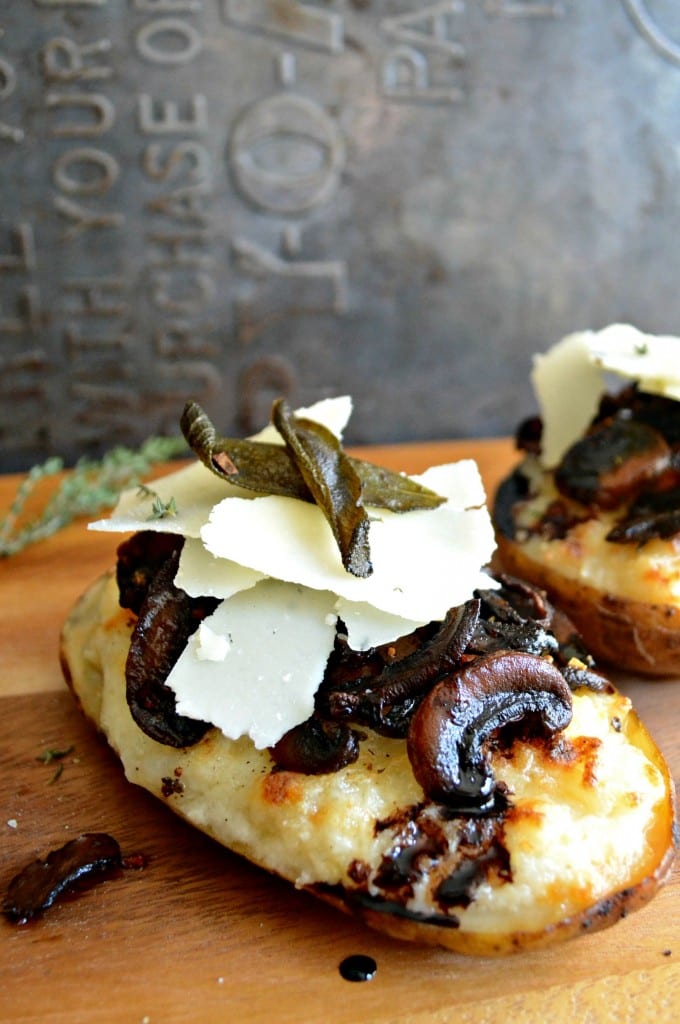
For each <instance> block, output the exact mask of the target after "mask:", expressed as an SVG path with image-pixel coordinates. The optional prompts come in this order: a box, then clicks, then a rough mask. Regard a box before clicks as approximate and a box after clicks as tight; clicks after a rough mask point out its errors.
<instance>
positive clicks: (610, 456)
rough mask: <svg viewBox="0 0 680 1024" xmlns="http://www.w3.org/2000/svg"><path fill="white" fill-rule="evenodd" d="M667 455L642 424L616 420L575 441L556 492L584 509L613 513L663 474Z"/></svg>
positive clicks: (656, 434) (559, 469) (663, 443)
mask: <svg viewBox="0 0 680 1024" xmlns="http://www.w3.org/2000/svg"><path fill="white" fill-rule="evenodd" d="M670 461H671V449H670V447H669V445H668V444H667V442H666V440H665V439H664V437H663V435H662V434H660V433H659V432H658V431H657V430H655V429H654V428H653V427H651V426H649V424H647V423H640V422H638V421H637V420H633V419H628V418H627V417H623V416H620V417H619V416H617V417H615V418H614V419H612V420H610V421H604V422H603V423H599V424H598V425H597V426H596V427H594V428H593V429H592V430H591V431H590V432H589V433H588V434H586V436H585V437H583V438H581V439H580V440H579V441H576V443H575V444H573V445H572V446H571V448H569V450H568V451H567V452H566V453H565V455H564V456H563V458H562V461H561V463H560V465H559V466H558V467H557V468H556V470H555V484H556V485H557V489H558V490H559V491H560V492H561V493H562V494H565V495H566V496H567V497H569V498H574V499H575V500H576V501H579V502H581V503H582V504H584V505H597V506H598V507H599V508H616V507H617V505H619V504H620V502H621V501H623V500H624V499H627V498H630V497H632V496H635V495H636V494H637V493H638V492H639V491H640V489H641V488H642V487H643V486H644V485H645V483H647V482H648V481H650V480H653V479H655V478H656V477H658V476H659V475H660V474H661V473H663V472H664V470H666V469H668V467H669V466H670Z"/></svg>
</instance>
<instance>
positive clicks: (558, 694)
mask: <svg viewBox="0 0 680 1024" xmlns="http://www.w3.org/2000/svg"><path fill="white" fill-rule="evenodd" d="M571 714H572V701H571V691H570V689H569V686H568V684H567V683H566V682H565V680H564V678H563V676H562V674H561V672H560V671H559V669H558V668H557V667H556V666H555V665H553V664H552V662H551V661H549V660H547V659H545V658H542V657H538V656H537V655H533V654H528V653H525V652H522V651H498V652H495V653H492V654H489V655H486V656H484V657H481V658H478V659H476V660H475V661H474V662H471V663H470V664H469V665H467V666H466V667H464V668H461V669H459V670H458V671H457V672H454V673H452V674H451V675H450V676H447V677H446V678H445V679H443V680H441V682H439V683H437V685H436V686H435V687H434V688H433V689H432V690H431V691H430V693H429V694H428V695H427V696H426V697H425V699H424V700H423V701H422V703H421V704H420V706H419V708H418V710H417V711H416V713H415V715H414V717H413V720H412V722H411V727H410V729H409V734H408V741H407V749H408V755H409V759H410V761H411V766H412V768H413V773H414V775H415V777H416V779H417V780H418V782H419V783H420V785H421V786H422V787H423V790H424V791H425V794H426V796H428V797H429V798H430V799H432V800H436V801H439V802H440V803H444V804H446V805H447V806H449V807H450V808H452V809H453V810H456V811H460V812H461V813H465V814H471V813H472V814H474V813H487V812H489V811H492V810H493V809H494V806H495V805H496V802H497V797H498V792H497V786H496V782H495V779H494V776H493V772H492V769H491V766H490V764H489V762H488V760H487V758H486V756H485V751H484V744H485V743H486V741H487V740H488V739H489V738H490V736H491V735H492V734H493V733H495V732H497V731H498V730H500V729H502V728H504V727H505V726H507V725H510V724H511V723H517V722H522V724H523V729H524V731H525V732H526V731H527V730H534V731H538V732H540V733H541V734H546V733H552V732H556V731H558V730H560V729H564V728H565V727H566V726H567V725H568V724H569V722H570V721H571Z"/></svg>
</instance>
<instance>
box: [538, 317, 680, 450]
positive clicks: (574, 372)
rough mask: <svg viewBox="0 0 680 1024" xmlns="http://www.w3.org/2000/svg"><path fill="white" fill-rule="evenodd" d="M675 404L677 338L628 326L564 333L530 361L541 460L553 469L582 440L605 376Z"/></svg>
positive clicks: (679, 378) (679, 391) (679, 363)
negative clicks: (538, 416) (631, 383)
mask: <svg viewBox="0 0 680 1024" xmlns="http://www.w3.org/2000/svg"><path fill="white" fill-rule="evenodd" d="M607 373H615V374H617V375H618V376H620V377H623V378H625V379H626V380H629V381H636V382H637V384H638V387H639V388H640V390H641V391H646V392H648V393H650V394H655V395H661V396H665V397H667V398H672V399H675V400H676V401H680V338H675V337H671V336H655V335H651V334H643V333H642V331H639V330H638V329H637V328H636V327H632V326H631V325H630V324H611V325H610V326H609V327H605V328H603V330H601V331H581V332H577V333H574V334H569V335H567V337H566V338H563V339H562V341H560V342H558V343H557V344H556V345H554V346H553V347H552V348H551V349H549V350H548V352H546V353H544V354H541V355H537V356H535V357H534V366H533V370H532V374H531V379H532V383H533V386H534V390H535V392H536V397H537V399H538V404H539V408H540V413H541V418H542V420H543V436H542V440H541V462H542V463H543V465H544V466H546V467H547V468H552V467H553V466H556V465H557V464H558V463H559V462H560V460H561V458H562V456H563V455H564V453H565V452H566V451H567V449H568V448H570V447H571V445H572V444H573V443H574V442H575V441H577V440H578V439H579V438H580V437H582V436H583V434H584V432H585V430H586V428H587V427H588V426H589V425H590V423H591V421H592V419H593V417H594V416H595V414H596V412H597V409H598V405H599V399H600V397H601V396H602V394H603V392H604V391H605V389H606V374H607Z"/></svg>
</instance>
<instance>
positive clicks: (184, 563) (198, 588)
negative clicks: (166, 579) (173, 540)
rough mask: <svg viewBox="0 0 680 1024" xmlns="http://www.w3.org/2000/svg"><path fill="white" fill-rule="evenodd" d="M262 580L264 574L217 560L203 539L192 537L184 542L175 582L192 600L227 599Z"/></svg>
mask: <svg viewBox="0 0 680 1024" xmlns="http://www.w3.org/2000/svg"><path fill="white" fill-rule="evenodd" d="M261 579H264V573H261V572H257V571H256V570H255V569H247V568H246V567H245V566H244V565H239V563H238V562H233V561H230V560H228V559H226V558H216V557H215V556H214V555H211V554H210V552H209V551H206V549H205V548H204V547H203V544H202V543H201V541H200V540H194V539H193V538H191V537H189V538H187V540H186V541H185V542H184V547H183V548H182V552H181V554H180V558H179V566H178V569H177V572H176V574H175V581H174V582H175V586H176V587H180V588H181V589H182V590H184V591H185V592H186V593H187V594H188V595H189V597H218V598H222V599H224V598H227V597H232V595H233V594H238V592H239V591H240V590H248V588H249V587H254V586H255V584H256V583H258V582H259V581H260V580H261Z"/></svg>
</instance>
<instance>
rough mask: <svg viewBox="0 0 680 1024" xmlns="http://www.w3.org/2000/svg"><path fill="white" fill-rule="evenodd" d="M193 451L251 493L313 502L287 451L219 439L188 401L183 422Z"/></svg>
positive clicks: (209, 423)
mask: <svg viewBox="0 0 680 1024" xmlns="http://www.w3.org/2000/svg"><path fill="white" fill-rule="evenodd" d="M180 426H181V428H182V433H183V434H184V437H185V439H186V442H187V444H188V445H189V447H190V448H191V450H192V451H193V452H194V453H195V454H196V455H197V456H198V457H199V459H200V460H201V462H202V463H203V464H204V465H205V466H207V467H208V469H211V470H212V471H213V473H216V474H217V476H220V477H222V479H223V480H226V481H228V482H229V483H231V484H238V486H239V487H243V488H245V489H246V490H248V491H258V492H259V493H261V494H281V495H283V496H284V497H287V498H300V499H301V500H302V501H313V500H314V499H313V497H312V495H311V493H310V491H309V488H308V487H307V485H306V484H305V482H304V480H303V478H302V476H301V475H300V471H299V470H298V468H297V466H296V465H295V460H294V459H293V457H292V456H291V454H290V452H289V451H288V449H287V448H284V447H283V446H282V445H279V444H265V443H260V442H255V441H248V440H242V439H239V438H226V437H218V436H217V433H216V431H215V428H214V427H213V425H212V423H211V422H210V419H209V418H208V416H207V414H206V413H205V412H204V411H203V409H202V408H201V407H200V405H199V404H198V403H197V402H187V404H186V405H185V406H184V412H183V413H182V418H181V420H180Z"/></svg>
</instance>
